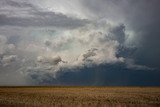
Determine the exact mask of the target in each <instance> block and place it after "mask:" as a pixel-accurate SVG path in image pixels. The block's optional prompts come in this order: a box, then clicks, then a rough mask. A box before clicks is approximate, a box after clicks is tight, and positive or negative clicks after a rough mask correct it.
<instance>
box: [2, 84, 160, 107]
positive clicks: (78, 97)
mask: <svg viewBox="0 0 160 107" xmlns="http://www.w3.org/2000/svg"><path fill="white" fill-rule="evenodd" d="M135 106H136V107H160V87H152V88H151V87H1V88H0V107H135Z"/></svg>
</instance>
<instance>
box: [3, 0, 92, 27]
mask: <svg viewBox="0 0 160 107" xmlns="http://www.w3.org/2000/svg"><path fill="white" fill-rule="evenodd" d="M8 5H9V6H8ZM0 6H1V9H0V26H4V25H9V26H21V27H49V26H53V27H54V26H55V27H63V28H76V27H80V26H83V25H85V24H86V23H88V22H89V21H88V20H81V19H76V18H71V17H68V16H65V15H63V14H61V13H54V12H49V11H43V10H42V9H40V8H38V7H35V6H34V5H33V4H30V3H29V2H16V1H12V0H7V1H1V2H0ZM3 7H4V8H3ZM12 9H13V10H12ZM14 9H16V10H14ZM9 11H14V13H15V14H12V12H10V13H7V12H9ZM19 14H22V15H23V17H21V16H19Z"/></svg>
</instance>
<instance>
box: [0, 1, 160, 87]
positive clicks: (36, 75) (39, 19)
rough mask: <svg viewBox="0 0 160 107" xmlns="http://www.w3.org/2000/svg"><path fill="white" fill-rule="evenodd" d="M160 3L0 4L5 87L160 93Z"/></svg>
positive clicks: (0, 68) (0, 78) (0, 75)
mask: <svg viewBox="0 0 160 107" xmlns="http://www.w3.org/2000/svg"><path fill="white" fill-rule="evenodd" d="M159 4H160V1H159V0H150V1H149V0H136V1H135V0H0V85H1V86H3V85H84V86H86V85H87V86H160V78H159V77H160V57H159V55H160V48H159V46H160V30H159V28H160V20H159V19H160V13H159V11H160V7H159Z"/></svg>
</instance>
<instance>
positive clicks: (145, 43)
mask: <svg viewBox="0 0 160 107" xmlns="http://www.w3.org/2000/svg"><path fill="white" fill-rule="evenodd" d="M159 4H160V1H159V0H150V1H148V0H136V1H135V0H98V1H97V0H83V5H85V7H86V9H87V10H88V11H89V12H90V13H91V14H92V15H95V17H97V18H98V19H100V18H107V19H109V20H112V21H114V22H118V23H124V24H125V25H126V27H127V28H128V29H130V30H132V31H134V37H133V38H132V39H133V40H132V42H134V45H136V46H137V50H136V52H135V53H134V55H132V56H133V58H135V60H136V62H137V63H139V64H142V65H143V64H144V65H147V66H150V67H156V68H160V57H159V55H160V48H159V46H160V30H159V28H160V13H159V12H160V6H159ZM119 37H120V36H119ZM120 38H121V37H120Z"/></svg>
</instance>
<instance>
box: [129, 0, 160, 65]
mask: <svg viewBox="0 0 160 107" xmlns="http://www.w3.org/2000/svg"><path fill="white" fill-rule="evenodd" d="M159 4H160V1H159V0H152V1H148V0H140V1H137V2H133V3H132V4H131V5H130V8H131V12H130V13H129V14H128V16H127V17H128V23H130V26H131V28H132V29H133V30H135V32H136V38H137V39H136V40H137V41H139V45H140V46H139V48H138V50H137V53H136V54H135V57H136V60H137V62H138V63H140V64H145V65H148V66H151V67H156V68H160V57H159V55H160V48H159V46H160V30H159V28H160V20H159V19H160V13H159V11H160V7H159Z"/></svg>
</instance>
